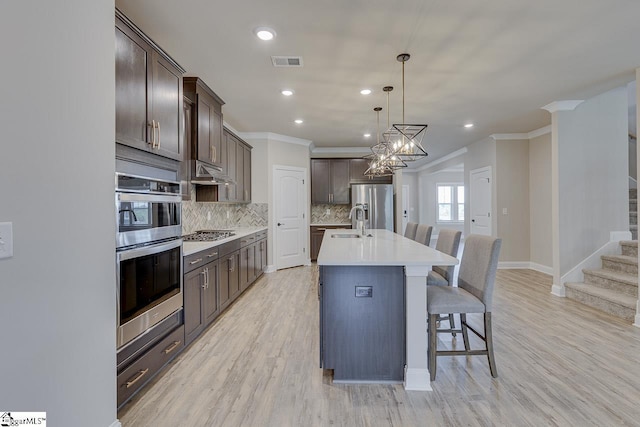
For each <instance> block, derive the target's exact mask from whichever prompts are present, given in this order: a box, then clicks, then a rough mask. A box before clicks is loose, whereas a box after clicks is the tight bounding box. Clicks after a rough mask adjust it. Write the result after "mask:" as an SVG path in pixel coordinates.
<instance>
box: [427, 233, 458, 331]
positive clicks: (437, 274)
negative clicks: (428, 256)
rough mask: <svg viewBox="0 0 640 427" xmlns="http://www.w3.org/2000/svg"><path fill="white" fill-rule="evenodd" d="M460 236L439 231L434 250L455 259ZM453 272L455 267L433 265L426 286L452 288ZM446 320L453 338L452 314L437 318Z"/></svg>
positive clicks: (453, 322)
mask: <svg viewBox="0 0 640 427" xmlns="http://www.w3.org/2000/svg"><path fill="white" fill-rule="evenodd" d="M461 236H462V232H460V231H456V230H448V229H442V230H440V231H439V232H438V242H437V243H436V250H438V251H440V252H443V253H445V254H447V255H451V256H452V257H457V256H458V248H459V247H460V237H461ZM454 271H455V265H448V266H438V265H434V266H433V267H432V269H431V271H430V272H429V275H428V276H427V286H452V285H453V273H454ZM447 318H448V320H449V329H451V335H453V336H454V337H455V336H456V332H455V327H456V325H455V319H454V316H453V313H449V316H438V322H441V321H442V320H447Z"/></svg>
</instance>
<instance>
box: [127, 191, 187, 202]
mask: <svg viewBox="0 0 640 427" xmlns="http://www.w3.org/2000/svg"><path fill="white" fill-rule="evenodd" d="M116 198H117V200H118V201H119V202H153V203H164V202H169V203H180V202H182V196H181V195H180V194H171V195H169V194H146V193H121V192H117V193H116Z"/></svg>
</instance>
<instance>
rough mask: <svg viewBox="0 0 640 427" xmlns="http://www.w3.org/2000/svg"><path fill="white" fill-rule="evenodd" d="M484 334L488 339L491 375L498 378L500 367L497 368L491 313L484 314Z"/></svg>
mask: <svg viewBox="0 0 640 427" xmlns="http://www.w3.org/2000/svg"><path fill="white" fill-rule="evenodd" d="M484 336H485V339H486V341H487V357H488V358H489V369H490V370H491V376H492V377H493V378H498V368H496V359H495V357H494V356H493V334H492V332H491V313H485V314H484Z"/></svg>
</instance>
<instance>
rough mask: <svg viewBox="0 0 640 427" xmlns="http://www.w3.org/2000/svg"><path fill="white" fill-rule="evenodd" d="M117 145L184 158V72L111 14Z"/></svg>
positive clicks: (126, 22)
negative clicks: (113, 29) (113, 19)
mask: <svg viewBox="0 0 640 427" xmlns="http://www.w3.org/2000/svg"><path fill="white" fill-rule="evenodd" d="M115 23H116V28H115V40H116V46H115V74H116V81H115V88H116V94H115V97H116V142H117V143H120V144H124V145H128V146H130V147H133V148H137V149H140V150H144V151H148V152H152V153H154V154H158V155H161V156H164V157H168V158H171V159H174V160H178V161H181V160H182V159H183V143H182V134H183V99H182V74H183V73H184V69H182V67H180V66H179V65H178V64H177V63H176V62H175V61H173V60H172V59H171V58H170V57H169V55H167V54H166V53H165V52H164V51H162V50H161V49H160V48H159V47H158V46H157V45H156V44H155V43H154V42H153V41H152V40H151V39H149V38H148V37H147V36H146V35H145V34H144V33H143V32H142V31H140V30H139V29H138V28H137V27H136V26H135V25H134V24H133V23H132V22H131V21H130V20H129V19H127V18H126V17H125V16H124V15H122V14H121V13H120V12H119V11H116V20H115Z"/></svg>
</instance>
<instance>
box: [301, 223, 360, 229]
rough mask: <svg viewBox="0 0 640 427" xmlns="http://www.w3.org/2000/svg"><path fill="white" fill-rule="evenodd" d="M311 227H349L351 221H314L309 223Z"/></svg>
mask: <svg viewBox="0 0 640 427" xmlns="http://www.w3.org/2000/svg"><path fill="white" fill-rule="evenodd" d="M310 226H311V227H323V226H326V227H349V228H351V223H350V222H325V223H322V224H320V223H314V224H310Z"/></svg>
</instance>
